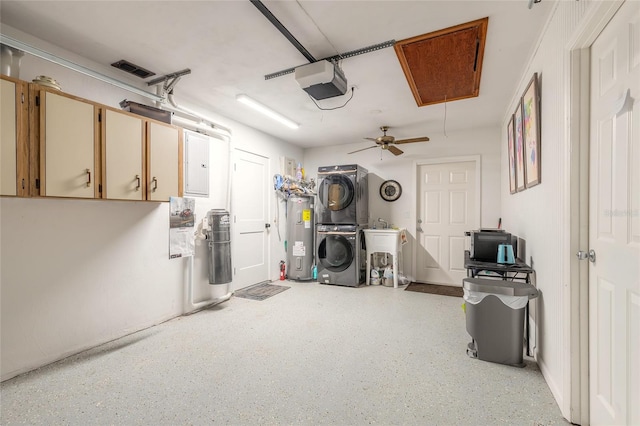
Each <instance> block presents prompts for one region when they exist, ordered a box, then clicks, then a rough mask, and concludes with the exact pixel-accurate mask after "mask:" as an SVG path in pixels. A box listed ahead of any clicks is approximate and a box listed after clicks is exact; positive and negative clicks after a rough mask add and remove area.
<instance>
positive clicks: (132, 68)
mask: <svg viewBox="0 0 640 426" xmlns="http://www.w3.org/2000/svg"><path fill="white" fill-rule="evenodd" d="M111 66H112V67H116V68H118V69H119V70H122V71H125V72H128V73H129V74H133V75H135V76H138V77H140V78H147V77H151V76H152V75H156V73H155V72H151V71H149V70H146V69H144V68H142V67H140V66H138V65H136V64H132V63H131V62H129V61H127V60H125V59H121V60H119V61H118V62H114V63H112V64H111Z"/></svg>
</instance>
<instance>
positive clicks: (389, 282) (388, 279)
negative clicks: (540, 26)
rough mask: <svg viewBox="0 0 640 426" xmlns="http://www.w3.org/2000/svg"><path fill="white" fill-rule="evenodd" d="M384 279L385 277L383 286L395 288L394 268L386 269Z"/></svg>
mask: <svg viewBox="0 0 640 426" xmlns="http://www.w3.org/2000/svg"><path fill="white" fill-rule="evenodd" d="M382 277H383V285H385V286H386V287H391V286H393V268H391V266H387V267H386V268H384V272H383V273H382Z"/></svg>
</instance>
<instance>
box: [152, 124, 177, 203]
mask: <svg viewBox="0 0 640 426" xmlns="http://www.w3.org/2000/svg"><path fill="white" fill-rule="evenodd" d="M147 141H148V145H147V164H148V172H147V177H148V179H147V200H152V201H169V197H171V196H173V197H180V196H182V132H180V131H179V129H178V128H177V127H175V126H169V125H165V124H161V123H157V122H152V121H150V122H148V139H147Z"/></svg>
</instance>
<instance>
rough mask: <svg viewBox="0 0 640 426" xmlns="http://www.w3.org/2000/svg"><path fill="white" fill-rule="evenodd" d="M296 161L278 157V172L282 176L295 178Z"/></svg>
mask: <svg viewBox="0 0 640 426" xmlns="http://www.w3.org/2000/svg"><path fill="white" fill-rule="evenodd" d="M296 166H297V163H296V160H295V159H293V158H289V157H280V170H281V173H282V176H295V175H296Z"/></svg>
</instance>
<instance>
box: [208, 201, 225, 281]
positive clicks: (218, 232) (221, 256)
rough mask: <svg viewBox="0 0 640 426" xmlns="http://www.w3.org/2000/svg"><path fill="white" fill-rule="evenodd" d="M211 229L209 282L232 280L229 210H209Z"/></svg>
mask: <svg viewBox="0 0 640 426" xmlns="http://www.w3.org/2000/svg"><path fill="white" fill-rule="evenodd" d="M207 222H208V223H209V231H208V232H207V239H208V240H209V284H225V283H229V282H231V222H230V220H229V212H228V211H226V210H222V209H213V210H209V212H207Z"/></svg>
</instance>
